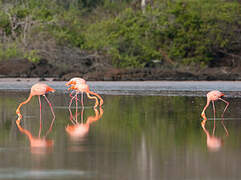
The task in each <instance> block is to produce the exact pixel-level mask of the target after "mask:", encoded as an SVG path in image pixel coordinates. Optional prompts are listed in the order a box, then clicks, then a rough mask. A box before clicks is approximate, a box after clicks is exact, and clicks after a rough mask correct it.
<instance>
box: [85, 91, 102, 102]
mask: <svg viewBox="0 0 241 180" xmlns="http://www.w3.org/2000/svg"><path fill="white" fill-rule="evenodd" d="M88 93H90V94H92V95H94V96H97V97H98V98H99V99H100V106H101V105H102V104H103V102H104V101H103V99H102V98H101V97H100V95H99V94H97V93H95V92H92V91H88Z"/></svg>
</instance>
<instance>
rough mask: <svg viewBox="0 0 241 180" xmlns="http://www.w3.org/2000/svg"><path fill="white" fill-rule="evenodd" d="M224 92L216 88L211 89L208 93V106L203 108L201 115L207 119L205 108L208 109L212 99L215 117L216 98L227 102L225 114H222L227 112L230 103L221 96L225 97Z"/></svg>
mask: <svg viewBox="0 0 241 180" xmlns="http://www.w3.org/2000/svg"><path fill="white" fill-rule="evenodd" d="M223 96H224V94H223V93H221V92H220V91H217V90H214V91H210V92H209V93H207V104H206V106H205V107H204V108H203V111H202V113H201V116H202V117H203V118H204V119H207V117H206V115H205V110H206V109H207V107H208V106H209V104H210V101H212V104H213V113H214V118H215V105H214V101H216V100H219V99H220V100H221V101H223V102H225V103H226V107H225V108H224V110H223V114H222V117H223V115H224V113H225V111H226V110H227V108H228V105H229V102H228V101H225V100H224V99H222V98H221V97H223Z"/></svg>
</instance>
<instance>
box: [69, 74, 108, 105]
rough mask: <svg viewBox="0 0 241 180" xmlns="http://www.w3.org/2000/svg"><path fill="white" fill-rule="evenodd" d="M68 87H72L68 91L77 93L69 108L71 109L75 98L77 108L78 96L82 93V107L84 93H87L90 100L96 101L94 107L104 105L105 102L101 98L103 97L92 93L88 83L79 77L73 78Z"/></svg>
mask: <svg viewBox="0 0 241 180" xmlns="http://www.w3.org/2000/svg"><path fill="white" fill-rule="evenodd" d="M66 86H70V87H69V88H68V90H74V92H76V94H75V96H73V97H72V98H71V100H70V104H69V108H70V106H71V104H72V101H73V99H74V98H76V106H77V96H78V94H79V93H81V104H82V107H83V93H86V95H87V97H88V98H89V99H95V106H94V107H97V106H98V105H99V106H102V105H103V102H104V101H103V99H102V98H101V96H100V95H99V94H97V93H95V92H92V91H90V89H89V86H88V85H87V84H86V81H85V80H84V79H82V78H77V77H75V78H72V79H70V80H69V81H68V82H67V83H66ZM90 94H91V95H93V96H90Z"/></svg>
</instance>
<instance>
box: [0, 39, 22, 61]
mask: <svg viewBox="0 0 241 180" xmlns="http://www.w3.org/2000/svg"><path fill="white" fill-rule="evenodd" d="M21 56H22V52H21V50H20V49H19V48H18V47H17V45H16V44H14V43H12V44H8V46H6V45H3V44H0V60H8V59H12V58H16V57H21Z"/></svg>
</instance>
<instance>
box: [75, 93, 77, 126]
mask: <svg viewBox="0 0 241 180" xmlns="http://www.w3.org/2000/svg"><path fill="white" fill-rule="evenodd" d="M75 108H76V109H75V122H76V123H78V94H76V95H75Z"/></svg>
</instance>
